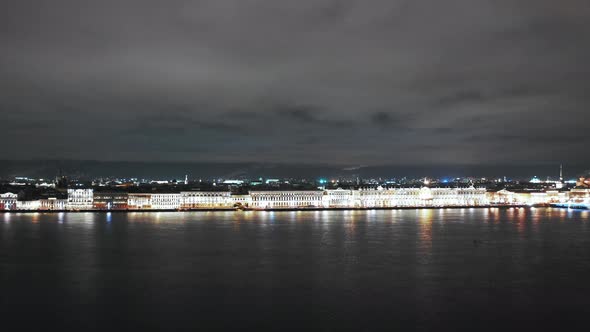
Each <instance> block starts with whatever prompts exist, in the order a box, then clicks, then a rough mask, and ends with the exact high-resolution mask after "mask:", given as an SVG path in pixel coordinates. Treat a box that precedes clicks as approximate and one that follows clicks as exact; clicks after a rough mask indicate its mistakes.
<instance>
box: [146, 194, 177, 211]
mask: <svg viewBox="0 0 590 332" xmlns="http://www.w3.org/2000/svg"><path fill="white" fill-rule="evenodd" d="M150 204H151V206H152V209H154V210H177V209H178V208H180V194H170V193H166V194H151V195H150Z"/></svg>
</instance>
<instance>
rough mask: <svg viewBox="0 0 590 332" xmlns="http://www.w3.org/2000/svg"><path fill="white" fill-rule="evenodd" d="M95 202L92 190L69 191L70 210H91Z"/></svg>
mask: <svg viewBox="0 0 590 332" xmlns="http://www.w3.org/2000/svg"><path fill="white" fill-rule="evenodd" d="M93 202H94V190H92V189H68V203H67V209H68V210H91V209H92V204H93Z"/></svg>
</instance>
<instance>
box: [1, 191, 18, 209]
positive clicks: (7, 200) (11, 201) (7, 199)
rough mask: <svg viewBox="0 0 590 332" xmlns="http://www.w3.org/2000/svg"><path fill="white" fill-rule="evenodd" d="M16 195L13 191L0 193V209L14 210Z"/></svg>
mask: <svg viewBox="0 0 590 332" xmlns="http://www.w3.org/2000/svg"><path fill="white" fill-rule="evenodd" d="M17 199H18V195H17V194H13V193H4V194H0V211H2V210H7V211H10V210H16V209H17V207H16V205H17V203H16V202H17Z"/></svg>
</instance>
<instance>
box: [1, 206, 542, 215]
mask: <svg viewBox="0 0 590 332" xmlns="http://www.w3.org/2000/svg"><path fill="white" fill-rule="evenodd" d="M531 207H549V206H548V205H546V204H543V205H533V206H530V205H524V204H521V205H479V206H469V205H461V206H398V207H328V208H323V207H309V208H269V209H254V208H240V209H238V208H206V209H182V210H179V209H153V210H152V209H149V210H148V209H143V210H142V209H125V210H3V211H0V213H88V212H92V213H130V212H133V213H136V212H148V213H153V212H223V211H225V212H229V211H243V212H249V211H253V212H280V211H285V212H288V211H370V210H440V209H488V208H499V209H510V208H531Z"/></svg>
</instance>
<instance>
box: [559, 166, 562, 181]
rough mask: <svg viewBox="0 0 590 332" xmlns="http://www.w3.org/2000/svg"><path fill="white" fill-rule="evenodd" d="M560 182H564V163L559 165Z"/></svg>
mask: <svg viewBox="0 0 590 332" xmlns="http://www.w3.org/2000/svg"><path fill="white" fill-rule="evenodd" d="M559 182H563V164H560V165H559Z"/></svg>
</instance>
